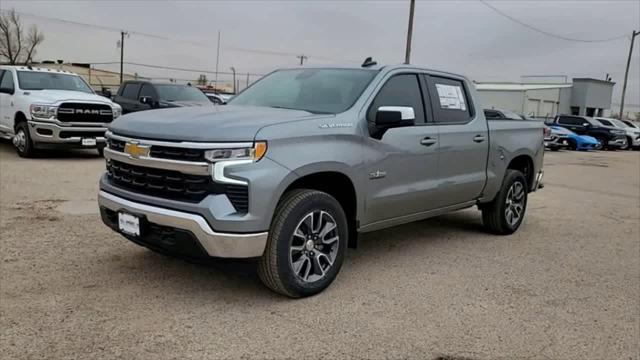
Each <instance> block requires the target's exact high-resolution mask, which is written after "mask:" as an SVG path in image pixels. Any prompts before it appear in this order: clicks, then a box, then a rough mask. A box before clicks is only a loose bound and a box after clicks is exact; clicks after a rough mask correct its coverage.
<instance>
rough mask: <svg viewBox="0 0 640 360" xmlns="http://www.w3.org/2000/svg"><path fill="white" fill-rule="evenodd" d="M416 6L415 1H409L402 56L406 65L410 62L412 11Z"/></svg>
mask: <svg viewBox="0 0 640 360" xmlns="http://www.w3.org/2000/svg"><path fill="white" fill-rule="evenodd" d="M415 6H416V0H411V4H410V5H409V27H408V28H407V50H406V52H405V54H404V63H405V64H408V63H409V61H410V60H411V35H412V34H413V10H414V8H415Z"/></svg>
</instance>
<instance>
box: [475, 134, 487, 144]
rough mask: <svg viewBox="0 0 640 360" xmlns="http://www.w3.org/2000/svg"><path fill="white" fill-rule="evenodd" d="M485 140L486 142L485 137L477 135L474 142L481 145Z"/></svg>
mask: <svg viewBox="0 0 640 360" xmlns="http://www.w3.org/2000/svg"><path fill="white" fill-rule="evenodd" d="M484 140H485V137H484V136H482V135H476V136H475V137H474V138H473V141H475V142H477V143H481V142H483V141H484Z"/></svg>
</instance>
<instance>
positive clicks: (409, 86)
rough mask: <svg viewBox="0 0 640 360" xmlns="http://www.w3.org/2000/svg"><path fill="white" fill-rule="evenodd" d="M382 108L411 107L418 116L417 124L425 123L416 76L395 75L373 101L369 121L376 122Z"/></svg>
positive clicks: (368, 115)
mask: <svg viewBox="0 0 640 360" xmlns="http://www.w3.org/2000/svg"><path fill="white" fill-rule="evenodd" d="M381 106H410V107H412V108H413V111H414V113H415V115H416V120H415V123H416V124H423V123H424V122H425V116H424V104H423V103H422V91H421V90H420V84H419V83H418V76H417V75H415V74H401V75H395V76H393V77H392V78H390V79H389V80H387V82H386V83H385V84H384V85H383V86H382V88H381V89H380V91H379V92H378V94H377V95H376V98H375V99H374V100H373V103H372V104H371V107H370V108H369V112H368V114H367V119H368V120H369V122H372V123H373V122H375V119H376V113H377V111H378V108H379V107H381Z"/></svg>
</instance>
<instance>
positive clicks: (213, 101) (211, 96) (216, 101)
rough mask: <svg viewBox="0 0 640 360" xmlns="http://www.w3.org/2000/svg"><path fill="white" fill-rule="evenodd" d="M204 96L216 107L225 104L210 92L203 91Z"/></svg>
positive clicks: (219, 97) (220, 97) (218, 96)
mask: <svg viewBox="0 0 640 360" xmlns="http://www.w3.org/2000/svg"><path fill="white" fill-rule="evenodd" d="M203 93H204V95H205V96H206V97H207V98H208V99H209V100H210V101H211V102H212V103H214V104H216V105H224V104H226V103H227V101H226V100H225V99H223V98H222V96H220V95H219V94H217V93H215V92H211V91H203Z"/></svg>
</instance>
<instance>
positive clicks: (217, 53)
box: [213, 30, 220, 89]
mask: <svg viewBox="0 0 640 360" xmlns="http://www.w3.org/2000/svg"><path fill="white" fill-rule="evenodd" d="M219 63H220V30H218V50H217V51H216V77H215V80H214V81H213V82H214V84H215V88H216V89H217V88H218V64H219Z"/></svg>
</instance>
